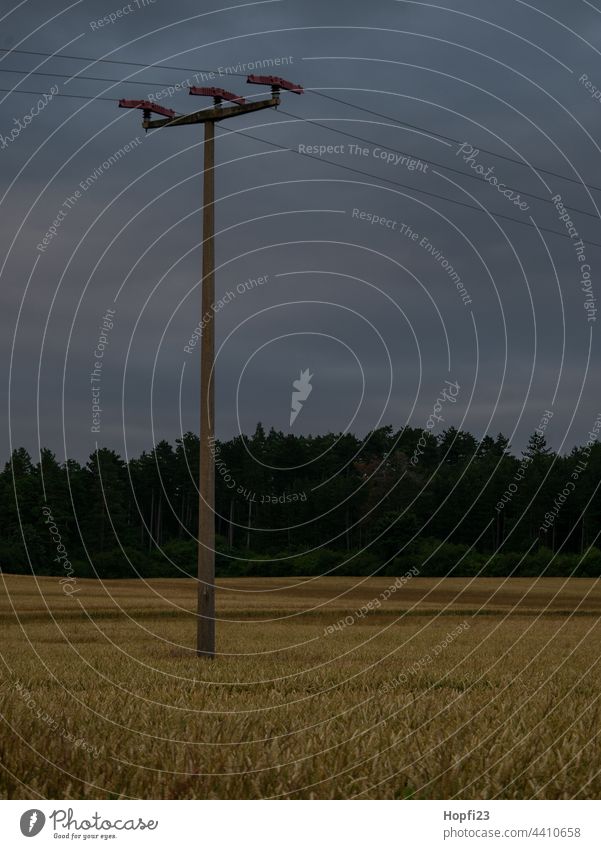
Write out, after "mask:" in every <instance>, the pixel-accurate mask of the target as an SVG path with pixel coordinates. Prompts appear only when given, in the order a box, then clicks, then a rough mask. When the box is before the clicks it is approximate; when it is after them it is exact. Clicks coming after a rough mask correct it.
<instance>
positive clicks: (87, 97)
mask: <svg viewBox="0 0 601 849" xmlns="http://www.w3.org/2000/svg"><path fill="white" fill-rule="evenodd" d="M0 91H8V92H10V93H11V94H35V95H36V97H43V96H44V95H45V94H48V92H47V91H27V90H26V89H24V88H19V89H14V88H0ZM52 96H53V97H76V98H77V99H78V100H91V99H92V98H90V95H89V94H87V95H84V94H60V93H57V94H53V95H52ZM93 99H94V100H107V101H108V102H109V103H118V102H119V101H118V100H117V98H116V97H100V96H98V97H94V98H93Z"/></svg>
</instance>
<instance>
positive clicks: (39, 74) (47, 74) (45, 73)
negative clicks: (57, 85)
mask: <svg viewBox="0 0 601 849" xmlns="http://www.w3.org/2000/svg"><path fill="white" fill-rule="evenodd" d="M0 73H2V74H26V75H28V76H33V77H60V78H61V79H66V80H93V81H94V82H99V83H122V84H123V85H125V84H132V85H146V86H148V85H152V86H155V85H156V86H161V88H167V86H169V85H172V84H170V83H158V82H150V81H148V82H145V81H144V80H115V79H112V78H111V77H87V76H83V75H82V76H79V75H73V74H54V73H51V72H50V71H24V70H18V71H17V70H15V69H14V68H0ZM17 85H19V84H18V83H17ZM81 96H82V97H83V95H81ZM87 99H88V100H89V95H88V96H87Z"/></svg>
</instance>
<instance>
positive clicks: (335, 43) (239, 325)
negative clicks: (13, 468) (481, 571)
mask: <svg viewBox="0 0 601 849" xmlns="http://www.w3.org/2000/svg"><path fill="white" fill-rule="evenodd" d="M0 9H1V10H2V13H1V27H0V46H1V47H2V49H3V52H2V53H1V54H0V57H1V58H0V71H1V74H0V78H1V79H2V85H1V86H0V87H1V88H2V89H4V91H3V92H0V98H1V101H0V102H1V107H0V161H1V164H2V169H1V175H2V176H1V179H2V186H1V195H2V211H3V217H2V221H3V226H2V239H3V249H2V271H1V273H2V281H1V286H0V298H1V299H2V316H3V320H4V322H5V326H4V332H3V333H2V335H1V336H0V344H1V345H2V362H3V364H4V366H5V368H4V369H3V374H2V381H3V383H2V387H3V389H4V390H5V393H6V395H7V397H8V396H9V404H10V434H8V436H7V437H5V439H4V441H3V454H4V455H7V454H8V451H9V448H10V444H11V443H12V446H13V447H15V446H18V445H25V446H26V447H27V448H29V450H31V451H32V452H33V453H34V454H35V453H36V452H37V450H38V447H39V445H40V444H41V445H44V446H49V447H51V448H52V449H54V450H55V451H56V452H57V454H58V455H59V456H60V457H63V456H64V455H65V453H66V454H67V455H68V456H74V457H77V458H79V459H82V458H85V457H86V456H87V455H88V454H89V453H90V451H92V450H93V448H94V446H95V443H96V442H98V443H99V444H100V445H109V446H111V447H113V448H115V449H116V450H118V451H119V452H120V453H122V454H127V455H128V456H130V455H132V454H137V453H139V452H140V451H141V450H142V449H144V448H146V449H148V448H150V447H151V446H152V444H153V442H155V441H157V440H158V439H160V438H166V439H169V440H170V441H173V440H174V439H175V438H176V437H177V436H179V435H180V434H181V432H183V431H187V430H194V431H197V430H198V403H199V401H198V397H199V391H198V383H199V349H198V346H197V345H196V346H195V347H194V346H193V347H190V345H189V340H190V339H191V337H192V335H193V331H194V329H195V327H196V326H197V325H198V322H199V320H200V263H201V246H202V236H201V234H202V228H201V210H202V172H201V169H202V156H203V130H202V126H201V125H196V126H189V127H177V128H165V129H162V130H155V131H152V132H149V133H148V134H145V133H144V131H143V129H142V128H141V119H142V114H141V112H139V111H130V110H125V109H118V108H117V100H118V98H120V97H126V98H148V97H150V96H152V97H153V99H155V100H159V101H160V103H161V104H162V105H164V106H167V107H169V108H173V109H174V110H176V111H177V112H178V113H184V112H187V111H192V110H193V109H195V108H200V107H201V106H202V105H205V104H206V105H208V103H209V102H210V101H205V100H204V99H201V98H192V97H190V96H188V94H187V88H186V85H185V82H186V80H192V82H195V81H196V80H195V79H194V75H195V74H197V73H199V72H201V71H203V72H206V71H210V70H213V71H215V74H214V80H213V81H212V82H211V81H207V82H205V83H204V84H205V85H208V84H212V85H216V86H219V87H223V88H226V89H229V90H232V91H234V92H237V93H239V94H244V95H246V96H249V95H251V96H252V97H253V98H255V99H258V98H261V97H264V96H267V95H268V94H269V90H268V89H261V88H258V87H256V86H250V85H247V84H246V72H247V71H248V70H250V71H253V70H254V71H255V72H256V73H264V74H273V73H275V74H277V75H280V76H283V77H285V78H287V79H290V80H292V81H293V82H295V83H301V84H302V85H303V86H304V87H305V94H304V95H302V96H298V95H296V94H293V93H285V92H284V93H283V94H282V103H281V108H280V109H279V110H278V111H275V110H272V109H268V110H264V111H261V112H257V113H255V114H251V115H247V116H243V117H239V118H235V119H232V120H228V121H226V122H224V123H223V124H220V125H218V126H217V141H216V156H217V168H216V196H217V205H216V229H217V242H216V263H217V275H216V288H217V295H216V297H217V299H218V303H217V306H218V312H217V345H218V357H217V366H216V369H217V371H216V375H217V431H218V435H219V436H221V437H224V438H225V437H230V436H232V435H234V434H236V433H238V432H239V431H242V432H244V433H248V432H252V431H253V430H254V428H255V425H256V423H257V421H259V420H260V421H262V422H263V424H264V426H265V427H270V426H273V427H275V428H276V429H282V430H283V431H284V432H289V431H291V432H294V433H320V432H326V431H335V432H338V431H343V430H345V429H350V430H351V431H353V432H355V433H357V434H364V433H365V432H366V431H368V430H369V429H371V428H372V427H376V426H379V425H382V424H392V425H393V426H394V427H395V428H399V427H401V426H403V425H404V424H410V425H412V426H413V427H424V426H425V423H426V421H427V419H428V416H429V415H430V413H431V412H432V409H433V407H434V405H435V403H436V399H437V397H439V395H440V393H441V390H442V389H443V388H444V387H445V385H446V384H445V381H451V382H453V383H457V384H459V387H460V389H459V393H458V396H457V400H456V402H455V403H454V404H451V403H447V404H446V406H445V408H444V411H443V413H442V415H443V419H444V421H443V422H441V423H439V424H438V425H437V428H436V431H435V432H440V431H441V430H442V429H444V428H445V427H448V426H451V425H454V426H456V427H462V428H465V429H468V430H470V431H472V432H473V433H474V434H475V435H477V436H478V437H481V436H483V435H484V434H486V433H491V434H496V433H498V432H499V431H502V432H504V433H505V434H506V435H507V436H509V437H510V438H511V442H512V445H513V446H514V449H516V450H519V449H521V448H522V447H523V445H524V442H525V440H526V438H527V435H528V434H529V433H530V432H532V431H533V430H534V429H535V428H536V427H538V426H539V423H540V422H541V419H542V418H543V416H544V414H545V411H546V410H550V411H552V412H553V413H554V415H553V418H552V420H551V423H550V424H549V426H548V428H547V436H548V439H549V441H550V443H551V444H552V445H553V446H554V447H556V448H558V449H559V448H562V450H566V449H569V448H571V446H572V445H574V444H575V443H582V442H584V441H585V440H586V438H587V434H588V431H589V430H590V429H591V428H592V426H593V424H594V421H595V418H596V416H597V413H598V412H599V409H600V407H601V397H600V394H599V378H600V367H599V344H598V339H597V336H598V330H597V323H598V322H601V316H599V315H595V310H596V308H597V301H596V298H597V297H599V295H600V294H601V282H599V279H598V269H599V267H600V261H601V253H600V252H601V247H600V245H601V231H600V228H599V226H598V223H597V221H595V218H597V216H598V210H597V206H596V203H598V202H599V201H600V200H601V176H599V162H600V156H599V153H600V148H599V142H598V140H599V139H600V138H601V135H600V133H599V128H600V127H601V99H600V98H601V53H600V52H599V51H600V50H601V13H600V12H599V11H597V10H596V9H595V8H594V7H593V6H592V4H590V3H586V2H576V0H574V2H568V0H545V2H543V0H538V3H537V4H536V5H535V4H531V3H526V2H521V0H501V1H500V2H499V0H495V2H492V0H484V2H483V0H479V2H475V0H474V2H463V0H448V2H447V3H446V5H435V4H427V3H420V2H407V0H402V2H396V1H395V0H373V2H371V3H364V2H361V3H358V2H355V0H344V2H343V0H334V2H328V3H324V2H315V0H309V2H307V0H268V2H255V3H246V4H239V5H230V6H228V7H225V8H223V9H220V8H219V4H218V3H214V4H211V3H208V2H206V0H201V2H197V0H195V2H188V0H171V2H166V0H154V2H151V0H144V2H143V0H137V2H136V0H134V2H132V3H130V4H120V2H115V0H106V1H105V0H103V1H102V2H100V0H82V2H78V3H74V4H72V5H70V6H67V7H66V6H65V3H59V2H55V0H23V2H20V3H15V4H14V6H13V4H12V3H6V2H3V3H1V4H0ZM105 16H106V17H105ZM103 19H104V20H103ZM23 51H29V52H23ZM48 54H52V55H51V56H49V55H48ZM65 56H69V57H76V58H65ZM77 57H79V58H77ZM101 59H103V60H107V59H110V60H111V61H110V62H107V61H99V60H101ZM91 60H96V61H91ZM128 63H129V64H128ZM159 65H160V66H162V67H157V66H159ZM164 66H171V67H170V68H167V67H164ZM236 67H237V72H236V73H233V74H226V73H225V71H224V70H223V69H227V68H230V69H231V68H233V69H236ZM174 68H179V69H181V70H175V69H174ZM219 69H221V71H220V70H219ZM261 69H262V70H261ZM86 77H87V79H86ZM90 78H94V79H90ZM101 80H105V82H103V81H101ZM115 81H116V82H115ZM198 83H199V84H203V83H202V82H201V80H200V78H198ZM176 84H180V86H181V88H180V90H179V91H177V92H176V93H175V94H173V95H172V96H169V95H168V93H167V92H166V91H164V89H165V88H166V87H168V86H173V87H174V86H175V85H176ZM597 89H599V90H600V91H599V93H597ZM6 90H8V91H6ZM44 93H45V94H46V98H43V100H42V104H41V105H40V104H39V100H40V97H41V96H42V95H43V94H44ZM44 100H45V101H47V102H44ZM352 145H355V146H356V147H351V146H352ZM461 145H463V150H462V151H460V146H461ZM299 146H300V148H299ZM307 146H325V147H326V149H327V147H328V146H330V149H329V152H325V153H321V154H320V153H319V152H318V153H314V154H313V155H307V150H306V149H307ZM472 149H473V150H472ZM470 151H472V153H473V151H476V152H475V153H473V155H472V157H471V159H470V158H469V152H470ZM497 154H498V155H497ZM402 156H405V159H402V158H401V157H402ZM411 158H414V159H419V160H420V161H421V163H422V164H421V165H419V166H418V167H417V168H414V169H413V170H411V169H410V168H409V167H408V164H410V160H411ZM478 166H481V167H480V168H479V171H480V172H481V173H482V172H484V173H485V174H487V179H484V178H483V177H482V176H481V175H479V174H478V173H477V170H478ZM411 167H413V166H411ZM562 175H563V176H562ZM493 177H494V178H496V179H498V181H499V183H501V184H502V185H503V186H507V187H510V189H511V191H510V190H509V189H507V190H506V192H505V193H502V192H501V191H500V190H499V186H497V185H494V183H493V182H492V178H493ZM475 178H477V179H475ZM82 184H83V186H82ZM84 187H85V188H84ZM78 192H79V194H77V193H78ZM516 195H519V197H516ZM532 195H535V196H536V197H532ZM558 195H559V196H560V197H561V204H563V205H564V206H565V210H566V212H564V218H567V217H569V218H570V219H571V222H572V229H571V234H570V232H569V231H568V227H567V226H566V221H565V220H561V218H560V215H561V213H562V210H564V206H560V205H559V201H558V199H557V196H558ZM69 198H71V200H69ZM552 198H555V201H552ZM375 217H376V218H377V217H379V218H380V219H381V220H382V223H379V222H377V221H376V223H374V218H375ZM567 223H568V226H569V222H567ZM550 231H555V232H550ZM412 232H413V233H416V234H417V236H414V237H412V236H411V233H412ZM580 238H581V239H582V240H583V244H582V245H581V246H580V255H579V253H578V250H577V247H578V242H579V239H580ZM44 239H45V240H46V241H45V242H44V241H43V240H44ZM594 242H597V245H594V244H592V243H594ZM449 265H450V266H452V269H451V271H449ZM583 277H584V287H585V288H586V287H587V286H588V291H587V292H585V291H583V282H582V281H583ZM261 278H262V279H261ZM589 279H590V286H589ZM249 280H250V281H257V282H256V285H254V284H253V283H252V282H251V283H250V284H248V286H245V285H244V284H245V283H246V282H247V281H249ZM228 293H231V294H229V295H228ZM220 300H221V303H220ZM107 310H113V311H114V315H113V313H107ZM106 315H109V316H112V323H113V327H112V328H111V329H110V330H109V331H108V333H107V334H106V335H107V339H106V341H104V342H103V345H104V347H103V349H102V352H103V357H102V365H101V368H100V370H99V371H100V379H99V380H97V381H96V383H95V384H91V382H90V376H91V374H92V372H93V370H94V368H95V364H96V362H98V358H97V356H96V355H95V352H96V351H97V350H98V342H99V339H100V337H101V333H102V326H103V319H104V317H105V316H106ZM594 319H596V321H595V320H594ZM107 323H109V322H107ZM186 347H188V348H189V350H188V351H186ZM304 369H309V371H310V373H311V375H312V378H311V385H312V392H311V394H310V396H309V398H308V399H307V401H306V403H305V404H304V406H303V407H302V410H301V412H300V414H299V415H298V416H297V418H296V420H295V422H294V424H293V425H292V427H290V424H289V417H290V404H291V392H292V389H293V387H292V382H293V381H294V380H296V379H298V378H299V375H300V371H301V370H304ZM9 380H10V392H8V388H9ZM93 387H94V388H95V390H96V394H95V395H94V396H93V395H92V391H91V390H92V388H93ZM94 399H96V401H97V402H98V406H99V407H100V408H101V412H100V413H99V415H98V416H97V417H96V419H95V420H93V418H92V414H93V410H92V403H93V400H94ZM94 421H95V426H96V432H94V429H93V425H94Z"/></svg>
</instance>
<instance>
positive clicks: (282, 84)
mask: <svg viewBox="0 0 601 849" xmlns="http://www.w3.org/2000/svg"><path fill="white" fill-rule="evenodd" d="M247 82H249V83H255V84H256V85H268V86H271V97H270V98H268V99H266V100H259V101H256V102H254V103H246V101H245V99H244V98H243V97H238V96H237V95H235V94H232V93H231V92H229V91H224V90H223V89H221V88H204V87H203V88H199V87H192V88H191V89H190V94H194V95H201V96H203V97H212V98H213V101H214V103H213V108H212V109H203V110H201V111H199V112H192V113H191V114H189V115H177V116H176V114H175V112H174V111H173V110H172V109H166V108H165V107H164V106H159V105H157V104H156V103H153V102H152V101H150V100H120V101H119V106H121V107H123V108H126V109H142V110H143V121H142V126H143V127H144V129H145V130H153V129H158V128H159V127H181V126H187V125H189V124H204V125H205V138H204V170H203V216H202V296H201V326H202V335H201V340H200V468H199V499H198V587H197V593H198V596H197V608H196V611H197V624H196V654H197V655H198V656H199V657H204V658H214V657H215V456H214V452H215V379H214V369H215V320H214V319H215V313H214V311H213V306H214V304H215V122H216V121H223V120H225V119H226V118H235V117H236V116H238V115H245V114H247V113H248V112H257V111H259V110H260V109H268V108H271V107H276V106H278V105H279V102H280V89H286V90H287V91H292V92H294V93H295V94H302V93H303V88H302V86H299V85H295V83H291V82H289V81H288V80H283V79H282V78H281V77H264V76H257V75H255V74H251V75H250V76H249V77H248V79H247ZM223 100H227V101H231V102H233V103H234V106H229V107H226V108H222V105H221V104H222V101H223ZM153 112H154V113H156V114H158V115H163V116H164V118H162V119H151V113H153ZM249 524H250V514H249ZM249 533H250V530H249Z"/></svg>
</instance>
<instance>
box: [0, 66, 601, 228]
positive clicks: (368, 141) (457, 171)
mask: <svg viewBox="0 0 601 849" xmlns="http://www.w3.org/2000/svg"><path fill="white" fill-rule="evenodd" d="M0 73H5V74H31V75H35V76H42V77H60V78H63V79H79V80H92V81H94V82H103V83H124V82H128V83H129V82H131V83H133V84H134V85H142V86H161V87H162V88H167V87H168V83H160V82H157V81H152V82H151V81H147V82H145V81H140V80H116V79H111V78H109V77H88V76H78V77H73V75H72V74H53V73H51V72H50V71H26V70H15V69H14V68H0ZM17 85H18V84H17ZM4 90H5V89H0V91H4ZM71 96H74V95H71ZM81 97H83V95H81ZM86 99H88V98H86ZM97 99H98V100H99V99H100V98H97ZM357 108H360V107H357ZM280 112H281V114H282V115H287V116H288V117H290V118H296V119H297V120H299V121H304V122H305V123H307V124H313V125H314V126H316V127H321V128H322V129H324V130H328V131H329V132H333V133H337V134H338V135H341V136H347V137H348V138H350V139H355V140H356V141H360V142H363V143H364V144H370V145H376V144H379V142H376V141H374V140H373V139H366V138H363V137H362V136H357V135H354V134H353V133H349V132H346V131H345V130H341V129H339V128H338V127H330V126H329V125H326V124H322V123H320V122H319V121H316V120H314V119H312V118H301V117H300V116H299V115H293V114H292V113H291V112H286V111H284V110H283V109H281V110H280ZM323 120H326V121H327V120H330V119H327V118H325V119H323ZM386 149H387V150H390V151H392V152H393V153H400V154H401V155H403V156H409V157H413V158H417V159H420V160H421V161H422V162H427V163H428V164H429V165H435V166H436V167H437V168H444V169H445V170H446V171H452V172H453V173H454V174H459V175H460V176H461V177H469V178H470V179H471V180H477V181H478V182H479V183H482V182H483V180H482V178H481V177H479V176H478V175H477V174H470V173H469V171H463V170H461V169H460V168H453V166H452V165H444V164H443V163H442V162H437V161H436V160H435V159H424V158H423V157H421V156H419V155H418V154H417V153H408V152H407V151H404V150H398V149H397V148H394V147H390V146H388V145H387V147H386ZM505 185H506V188H508V189H510V190H511V191H513V192H518V193H519V194H520V195H524V196H525V197H530V198H533V199H534V200H538V201H541V202H542V203H552V201H551V200H550V199H549V198H546V197H543V196H542V195H537V194H534V192H527V191H524V190H520V189H516V188H515V187H514V186H510V185H507V184H505ZM592 188H594V187H592ZM566 209H570V210H571V211H572V212H577V213H578V214H579V215H588V216H589V217H590V218H594V219H596V220H598V219H599V216H598V215H597V214H596V213H594V212H588V211H587V210H585V209H579V208H578V207H576V206H569V205H567V204H566Z"/></svg>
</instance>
